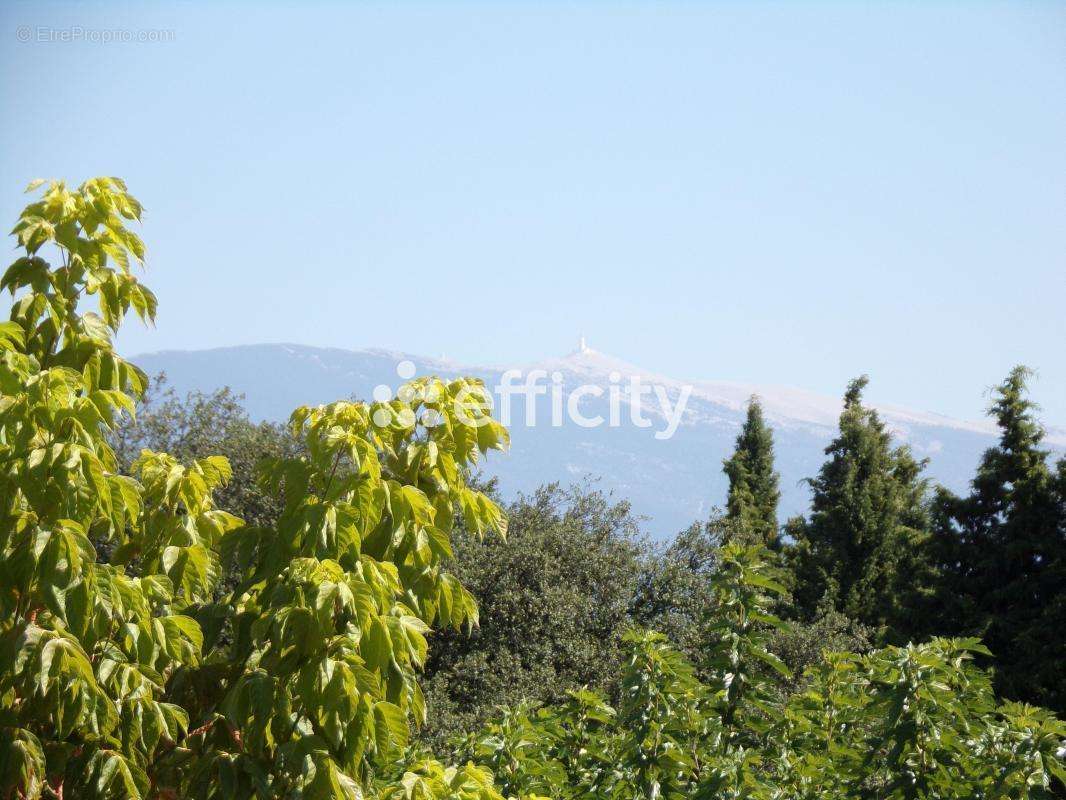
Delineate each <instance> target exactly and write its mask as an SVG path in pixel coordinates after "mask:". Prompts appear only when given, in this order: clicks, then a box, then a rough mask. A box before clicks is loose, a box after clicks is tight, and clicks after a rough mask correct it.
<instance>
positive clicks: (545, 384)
mask: <svg viewBox="0 0 1066 800" xmlns="http://www.w3.org/2000/svg"><path fill="white" fill-rule="evenodd" d="M582 348H584V344H583V343H582ZM579 352H588V351H587V350H586V349H581V350H580V351H579ZM416 373H417V368H416V367H415V364H414V362H412V361H409V360H403V361H400V362H399V363H398V364H397V365H396V375H397V377H399V378H400V379H401V380H403V381H410V380H411V379H412V378H414V377H415V374H416ZM418 392H422V393H423V394H425V395H426V396H425V397H424V398H423V399H424V400H426V401H427V402H434V403H435V402H437V401H438V400H439V399H440V398H439V397H437V396H436V395H435V392H436V390H435V389H434V387H432V386H429V387H421V388H415V386H414V384H403V385H401V386H400V387H399V388H398V389H397V390H396V391H395V392H394V391H393V388H392V387H391V386H388V385H386V384H378V385H377V386H375V387H374V391H373V393H372V396H373V399H374V401H375V402H376V403H381V404H384V403H388V402H389V401H391V400H392V399H393V398H394V397H398V398H399V399H400V400H403V401H405V402H410V401H411V400H413V399H415V393H418ZM691 395H692V386H691V385H689V384H674V385H673V387H672V388H671V387H667V386H666V385H663V384H661V383H656V382H654V381H647V380H645V379H643V378H641V376H640V375H639V374H631V375H625V376H623V375H622V373H621V372H619V371H617V370H612V371H611V372H610V373H609V374H608V375H607V382H606V384H604V383H602V382H601V383H579V384H576V385H568V384H567V381H566V376H565V375H564V373H563V372H562V371H561V370H552V371H550V372H549V371H548V370H546V369H530V370H528V371H523V370H520V369H509V370H506V371H504V372H503V373H501V374H500V377H499V380H498V381H497V382H496V383H495V384H494V385H491V386H490V385H485V386H484V387H480V386H471V387H469V388H468V389H465V390H463V391H462V392H460V393H459V394H458V395H456V397H455V398H454V404H455V409H454V412H455V414H456V416H457V417H458V418H459V419H461V420H462V421H463V422H466V423H467V424H472V425H484V424H488V422H489V418H488V417H484V416H481V415H478V414H471V413H469V410H468V409H471V408H484V407H485V406H486V405H487V406H488V408H489V409H491V411H492V415H493V417H495V418H496V419H498V420H499V421H500V422H501V423H502V424H504V425H505V426H507V427H508V428H511V427H513V426H514V425H515V424H522V425H524V426H525V427H528V428H535V427H538V426H541V425H547V426H550V427H553V428H562V427H564V426H566V425H568V424H570V425H576V426H577V427H579V428H600V427H605V426H606V427H608V428H621V427H626V426H632V427H635V428H656V430H655V432H654V436H655V438H656V439H659V440H666V439H671V438H673V436H674V434H675V433H676V432H677V429H678V427H679V426H680V425H681V420H682V418H683V416H684V413H685V408H686V407H687V405H688V400H689V397H690V396H691ZM545 406H546V408H545ZM394 414H397V415H399V416H400V417H401V418H400V419H399V421H400V422H401V423H404V424H411V423H413V422H414V412H413V411H411V410H410V409H406V408H405V409H401V410H400V411H399V412H396V411H394V410H392V409H390V408H389V407H387V406H385V405H381V406H379V407H378V408H377V409H375V411H374V415H373V419H374V422H375V424H377V425H380V426H385V425H388V424H389V422H390V421H391V420H392V418H393V415H394ZM404 416H406V417H408V419H406V420H405V419H403V418H402V417H404ZM516 419H517V420H518V422H517V423H516V421H515V420H516ZM419 420H420V421H421V422H422V424H423V425H426V426H427V427H434V426H435V425H437V424H439V421H440V420H439V415H437V414H436V412H434V411H433V410H432V409H426V410H425V411H424V412H423V414H422V415H421V416H420V417H419Z"/></svg>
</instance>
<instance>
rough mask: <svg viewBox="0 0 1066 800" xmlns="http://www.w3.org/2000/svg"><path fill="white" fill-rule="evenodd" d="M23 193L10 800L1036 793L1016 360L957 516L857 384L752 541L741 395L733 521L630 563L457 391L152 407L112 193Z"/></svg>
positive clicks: (1041, 640) (605, 504)
mask: <svg viewBox="0 0 1066 800" xmlns="http://www.w3.org/2000/svg"><path fill="white" fill-rule="evenodd" d="M30 188H31V190H33V191H38V192H40V197H39V199H37V200H35V201H34V202H32V203H30V205H28V206H27V208H26V209H25V211H24V212H23V213H22V215H21V216H20V218H19V220H18V222H17V224H16V226H15V229H14V232H13V233H14V236H15V237H16V239H17V243H18V246H19V248H20V249H21V251H22V254H21V255H20V256H19V257H18V258H17V259H16V261H15V262H14V264H12V265H11V267H10V268H9V269H8V270H7V272H6V273H5V274H4V276H3V278H2V280H0V288H4V289H8V290H10V292H11V293H12V295H13V297H14V301H13V303H12V309H11V316H10V321H8V322H5V323H2V324H0V386H2V390H3V396H2V402H0V463H2V464H3V465H4V467H3V471H2V473H0V513H2V514H3V523H2V526H0V551H2V552H0V611H2V615H0V727H2V729H3V730H2V736H0V794H2V795H3V796H4V797H5V798H50V799H54V798H159V799H160V800H163V799H168V800H169V799H174V798H220V800H221V798H227V800H228V799H229V798H252V797H257V798H308V799H311V798H314V799H316V800H317V799H318V798H322V799H326V798H331V799H337V800H339V799H341V798H349V799H352V800H354V799H355V798H364V797H373V798H381V799H382V800H391V799H392V798H396V799H397V800H400V799H401V798H402V799H403V800H436V799H437V798H440V799H442V800H443V798H463V799H464V800H497V799H498V798H504V797H507V798H510V797H514V798H538V797H547V798H560V800H562V799H563V798H575V800H576V798H583V799H585V798H587V799H588V800H592V799H597V800H598V799H600V798H603V799H606V798H619V800H620V799H621V798H627V799H628V798H640V799H643V800H659V799H660V798H682V797H683V798H693V797H695V798H708V799H709V798H720V797H721V798H753V800H754V799H756V798H759V799H763V798H765V800H770V799H771V798H775V799H776V798H812V799H813V798H839V797H865V798H954V797H982V798H993V797H1002V798H1024V797H1034V798H1038V797H1055V796H1061V793H1062V791H1063V781H1064V779H1066V765H1064V761H1063V759H1064V757H1066V744H1064V739H1066V724H1064V723H1063V722H1062V721H1061V720H1060V719H1059V718H1058V717H1056V716H1055V713H1054V712H1053V711H1052V710H1048V709H1049V708H1050V709H1054V710H1056V711H1059V712H1061V711H1063V708H1064V705H1066V699H1064V695H1063V686H1064V685H1066V680H1064V678H1066V676H1064V674H1063V672H1064V665H1066V649H1064V648H1066V644H1064V634H1063V631H1064V629H1066V624H1064V623H1066V596H1064V585H1066V573H1064V570H1066V546H1064V542H1066V466H1064V465H1063V464H1062V463H1060V464H1058V466H1057V467H1054V466H1052V465H1051V464H1050V459H1049V457H1048V455H1047V453H1045V452H1044V451H1043V450H1042V448H1041V435H1042V432H1041V429H1040V426H1039V424H1038V423H1037V422H1036V420H1035V419H1034V417H1033V410H1032V408H1031V406H1030V405H1029V403H1028V401H1027V400H1026V397H1025V380H1026V376H1027V373H1026V372H1025V370H1024V369H1021V368H1019V369H1017V370H1015V371H1014V372H1012V373H1011V375H1010V376H1009V377H1008V378H1007V380H1006V381H1005V382H1004V383H1003V384H1002V385H1001V386H1000V387H999V390H998V394H997V400H996V403H995V406H994V409H993V411H994V414H995V416H996V418H997V421H998V423H999V425H1000V429H1001V431H1002V439H1001V442H1000V444H999V445H998V446H997V447H994V448H992V449H990V450H989V452H988V453H987V454H986V457H985V458H984V460H983V461H982V464H981V466H980V469H979V471H978V474H977V476H976V477H975V479H974V482H973V490H972V493H971V494H970V495H968V496H966V497H958V496H955V495H952V494H950V493H948V492H946V491H943V490H934V489H933V488H932V487H930V486H929V485H928V481H927V480H925V479H924V477H923V475H922V470H923V464H922V462H920V461H918V460H916V459H915V458H913V457H912V456H911V454H910V453H909V452H908V451H906V450H905V449H901V448H896V447H894V446H893V445H892V443H891V441H890V437H889V436H888V434H887V433H886V431H885V428H884V425H883V423H882V422H881V420H880V419H879V418H878V416H877V414H876V413H875V412H874V411H872V410H870V409H868V408H866V407H865V406H864V405H863V402H862V390H863V387H864V385H865V381H864V379H859V380H857V381H855V382H853V383H852V385H851V386H850V387H849V388H848V390H847V395H846V398H845V410H844V412H843V414H842V416H841V419H840V429H839V436H838V437H837V438H836V439H835V440H834V441H833V442H832V443H831V444H830V446H829V447H828V448H827V450H826V461H825V464H824V467H823V468H822V470H821V471H820V472H819V474H818V475H817V476H814V477H813V478H812V487H813V492H814V502H813V505H812V508H811V511H810V514H808V515H807V516H805V517H798V518H794V519H791V520H788V521H786V522H785V523H784V524H783V525H780V524H779V520H778V518H777V510H776V504H777V500H778V497H779V492H778V480H777V477H776V473H775V472H774V464H773V434H772V431H771V430H769V428H768V427H767V426H766V423H765V420H764V419H763V418H762V415H761V413H760V409H759V406H758V403H757V402H753V403H752V405H751V407H750V408H749V413H748V419H747V424H746V426H745V429H744V431H743V432H742V433H741V435H740V437H738V440H737V448H736V452H735V453H734V455H733V456H732V457H731V458H730V459H729V460H728V461H727V462H726V464H725V465H723V466H724V469H725V471H726V474H727V475H728V478H729V482H730V492H729V495H728V497H727V498H723V499H724V500H725V502H726V512H725V513H724V514H723V515H721V516H716V517H714V518H712V519H710V520H708V521H706V522H705V523H700V524H697V525H695V526H693V527H692V528H691V529H689V530H687V531H685V532H683V533H682V534H681V535H679V536H678V538H677V539H676V540H675V541H674V542H673V543H671V544H670V545H669V547H666V548H661V547H653V546H650V545H648V544H647V543H645V542H644V541H643V540H642V539H641V538H640V537H639V529H638V526H637V524H636V523H635V521H634V520H633V519H632V518H631V516H630V513H629V510H628V508H627V507H626V506H625V504H624V503H615V502H612V501H611V500H610V499H609V498H605V497H603V496H602V495H600V494H598V493H596V492H595V491H591V490H589V489H587V488H577V489H574V490H563V489H560V488H559V487H555V486H549V487H546V488H544V489H543V490H542V491H540V492H538V493H537V494H535V495H533V496H531V497H524V498H519V499H518V500H516V501H514V502H512V503H510V504H505V503H504V502H503V501H502V499H501V498H499V497H497V496H495V492H494V487H493V486H492V485H491V484H490V483H485V482H483V481H482V480H480V479H479V477H478V475H477V467H478V465H479V464H480V463H481V461H482V459H483V458H484V457H485V456H486V455H487V454H490V453H491V451H493V450H498V449H502V448H505V447H506V446H507V443H508V436H507V432H506V430H504V428H503V427H502V426H501V425H499V424H498V423H497V422H495V421H493V420H492V418H491V408H490V406H489V403H488V400H487V398H486V397H485V396H484V395H483V394H482V392H481V387H480V384H479V382H478V381H475V380H472V379H455V380H450V381H447V382H445V381H442V380H439V379H436V378H420V379H418V380H415V381H413V382H411V383H409V384H407V385H406V386H405V387H403V389H402V390H401V391H400V392H399V393H398V395H397V397H396V398H395V399H393V400H390V401H388V402H386V403H361V402H354V401H337V402H334V403H331V404H327V405H322V406H317V407H304V408H298V409H296V410H295V411H294V412H293V413H292V416H291V418H290V420H289V423H288V424H287V425H285V426H276V425H270V424H253V423H252V422H250V421H249V420H248V419H247V417H246V416H245V415H244V414H243V412H242V411H241V409H240V406H239V402H238V401H237V399H236V398H233V397H232V396H231V395H229V394H228V393H226V392H222V393H219V394H216V395H213V396H193V397H188V398H180V397H176V396H173V395H170V396H167V395H166V393H165V388H163V389H162V396H160V392H159V391H157V392H156V397H155V398H154V399H153V398H152V397H151V396H148V395H146V392H149V388H150V387H149V380H148V378H147V376H145V375H144V374H143V373H142V372H141V371H140V370H138V369H137V368H136V367H134V366H132V365H131V364H129V363H128V362H126V361H125V360H123V359H122V358H121V357H120V356H119V355H118V354H117V353H116V352H115V350H114V347H113V336H114V334H115V332H116V331H117V330H118V329H119V326H120V325H121V323H122V321H123V319H124V317H126V316H127V315H128V314H130V313H134V314H136V315H137V316H139V317H140V318H141V319H142V320H144V321H146V322H151V320H152V319H153V318H154V315H155V312H156V299H155V297H154V295H153V294H152V293H151V292H150V291H149V290H148V289H147V288H146V287H145V286H144V285H143V284H142V283H141V282H140V281H139V279H138V278H137V277H136V276H135V274H134V269H135V267H136V265H137V264H138V263H140V262H142V261H143V259H144V246H143V244H142V242H141V241H140V239H139V238H138V236H137V235H136V234H135V233H134V232H133V231H132V230H131V229H130V225H131V224H132V223H133V222H136V221H137V220H139V219H140V216H141V206H140V204H139V203H138V202H137V201H136V200H135V199H134V198H133V197H132V196H131V195H130V193H129V192H128V191H127V189H126V186H125V185H124V184H123V182H122V181H120V180H118V179H115V178H98V179H94V180H90V181H87V182H86V183H84V184H82V185H81V186H79V187H77V188H70V187H68V186H66V185H65V184H63V183H59V182H53V183H48V184H44V182H36V183H35V184H34V185H31V187H30ZM135 417H136V421H134V418H135ZM167 450H170V451H171V452H167ZM1029 703H1033V705H1030V704H1029ZM1036 704H1041V705H1043V706H1045V707H1041V705H1036Z"/></svg>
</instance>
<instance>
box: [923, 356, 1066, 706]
mask: <svg viewBox="0 0 1066 800" xmlns="http://www.w3.org/2000/svg"><path fill="white" fill-rule="evenodd" d="M1031 374H1032V373H1031V372H1030V370H1028V369H1027V368H1026V367H1022V366H1019V367H1015V368H1014V369H1013V370H1012V371H1011V373H1010V375H1008V376H1007V378H1006V380H1004V381H1003V383H1002V384H1000V385H999V386H998V387H997V388H996V396H995V402H994V403H993V404H992V407H991V409H990V411H989V413H990V415H991V416H994V417H995V418H996V422H997V424H998V426H999V429H1000V440H999V444H998V445H997V446H995V447H992V448H990V449H989V450H987V451H986V452H985V454H984V456H983V457H982V459H981V463H980V465H979V466H978V469H977V475H976V477H975V478H974V480H973V483H972V488H971V492H970V494H969V496H967V497H964V498H960V497H956V496H955V495H953V494H951V493H950V492H948V491H947V490H944V489H941V490H940V491H939V492H938V495H937V502H936V532H937V542H938V550H939V552H940V553H941V557H942V561H943V565H942V570H943V579H942V583H941V599H942V605H941V606H940V608H941V616H942V619H941V620H939V621H938V624H939V626H940V627H941V628H945V629H947V630H956V631H960V632H961V631H966V632H967V633H971V634H973V635H977V636H980V637H981V638H982V639H983V640H984V642H985V643H986V644H987V646H988V647H989V649H991V650H992V652H993V654H994V655H995V657H996V662H995V663H996V684H997V689H998V690H999V691H1000V692H1001V693H1002V694H1004V695H1006V696H1008V697H1012V698H1017V699H1024V700H1027V701H1030V702H1038V703H1042V704H1044V705H1047V706H1049V707H1051V708H1056V709H1058V710H1060V711H1061V710H1062V709H1063V708H1066V635H1064V633H1063V631H1064V630H1066V462H1060V464H1059V467H1058V471H1057V473H1056V472H1055V471H1053V470H1052V468H1051V466H1050V464H1049V454H1048V452H1047V451H1046V450H1045V449H1043V448H1042V446H1041V445H1042V442H1043V438H1044V431H1043V428H1042V427H1041V425H1040V423H1039V422H1038V421H1037V420H1036V418H1035V415H1034V411H1035V406H1034V405H1033V403H1032V402H1031V401H1030V400H1029V399H1028V397H1027V394H1026V393H1027V382H1028V380H1029V378H1030V377H1031Z"/></svg>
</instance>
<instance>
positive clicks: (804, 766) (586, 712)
mask: <svg viewBox="0 0 1066 800" xmlns="http://www.w3.org/2000/svg"><path fill="white" fill-rule="evenodd" d="M720 560H721V565H722V567H721V570H720V572H719V573H718V574H717V576H716V578H715V581H714V582H715V587H714V593H715V596H716V598H717V600H718V603H719V605H720V606H721V608H722V613H721V614H720V615H716V619H715V620H714V626H715V629H716V630H717V631H718V636H717V638H716V640H715V641H714V643H713V644H712V645H711V647H710V649H709V652H708V661H709V665H708V666H709V669H708V672H707V676H708V677H707V679H706V680H701V679H700V678H699V677H697V671H696V670H695V669H694V668H693V666H692V665H691V664H690V663H689V662H688V661H687V660H686V659H685V658H684V657H683V656H682V655H681V654H680V653H679V652H677V651H676V650H675V649H674V648H673V647H672V646H671V645H670V643H669V642H668V641H667V640H666V639H665V637H663V636H662V634H658V633H653V632H643V631H633V632H632V633H630V634H629V635H628V636H627V637H626V642H627V645H628V647H629V658H628V661H627V663H626V667H625V671H624V675H623V682H622V685H623V691H622V693H621V697H620V700H619V703H618V705H617V708H616V707H614V706H612V705H610V704H609V703H608V702H607V701H606V700H605V699H604V698H602V697H601V696H599V695H597V694H596V693H593V692H588V691H577V692H573V693H572V694H571V697H570V699H569V700H568V701H567V702H564V703H559V704H556V705H554V706H549V707H545V708H541V709H539V710H536V709H532V708H530V707H528V706H523V707H520V708H517V709H511V710H508V711H506V712H504V713H503V715H502V716H501V717H500V718H499V719H498V720H497V721H494V722H493V723H490V724H489V725H488V726H486V728H485V729H484V730H483V731H482V732H481V733H479V734H475V735H472V736H471V737H469V738H468V739H467V740H466V741H464V742H463V743H462V745H461V746H460V748H459V752H458V755H459V756H460V758H461V759H464V758H470V759H472V760H473V761H474V762H475V763H477V764H479V765H481V766H484V767H486V768H488V769H490V770H491V771H492V772H494V773H495V774H496V776H497V780H498V782H499V786H500V787H501V789H503V790H504V793H505V794H508V795H514V796H520V795H543V796H550V797H553V798H559V799H560V800H563V799H569V798H575V799H576V798H581V800H593V798H595V799H597V800H599V799H600V798H618V800H621V798H627V799H628V798H638V799H639V800H659V799H660V798H693V797H695V798H706V799H707V800H710V798H723V797H724V798H752V799H753V800H771V798H773V799H774V800H777V799H778V798H803V799H804V800H822V799H824V800H830V799H832V800H836V799H837V798H840V797H868V798H885V799H886V800H889V799H891V800H896V799H899V800H911V799H915V800H916V799H917V798H924V799H926V800H932V799H933V798H945V800H946V799H947V798H959V797H990V798H991V797H997V798H1019V799H1020V798H1051V797H1055V796H1057V795H1056V791H1058V790H1060V789H1061V786H1062V785H1061V780H1062V778H1063V777H1066V769H1064V767H1063V762H1062V751H1061V749H1060V748H1062V744H1061V740H1062V737H1063V736H1064V735H1066V725H1064V724H1063V723H1062V722H1061V721H1059V720H1057V719H1055V718H1054V717H1053V716H1052V715H1051V714H1050V713H1048V712H1047V711H1043V710H1041V709H1038V708H1034V707H1031V706H1024V705H1019V704H1016V703H1006V704H997V703H996V701H995V698H994V697H993V694H992V690H991V687H990V682H989V680H988V676H987V675H986V674H985V673H983V672H982V671H980V670H979V669H977V668H976V667H975V666H974V665H973V660H972V657H973V654H974V653H980V652H982V651H983V649H984V648H983V647H982V646H981V645H980V644H979V643H978V642H977V641H976V640H973V639H933V640H932V641H930V642H927V643H925V644H921V645H907V646H905V647H888V648H885V649H881V650H875V651H873V652H871V653H869V654H868V655H865V656H858V655H855V654H853V653H842V652H832V651H825V652H824V654H823V656H822V657H821V658H819V660H818V663H817V664H815V665H813V666H811V667H810V668H809V669H808V670H807V672H806V674H805V675H804V677H803V681H802V683H803V686H804V689H803V691H801V692H796V693H793V694H791V695H788V696H783V695H781V694H780V693H778V692H775V691H774V687H775V685H776V684H777V683H778V682H779V681H780V680H782V679H784V676H785V674H786V672H787V670H786V669H785V668H784V667H783V665H781V664H780V662H778V661H777V659H776V658H775V657H774V656H773V655H772V653H770V652H769V650H768V649H767V643H768V631H770V630H772V629H774V628H776V627H779V626H781V625H782V624H783V623H781V622H780V621H778V620H776V619H774V618H773V617H772V616H771V615H770V614H769V613H768V609H769V607H770V606H771V605H772V604H773V603H774V598H775V597H776V596H778V595H779V594H780V592H781V591H782V589H783V587H782V586H781V585H780V584H779V583H778V581H777V580H776V578H777V572H778V569H777V567H776V565H775V555H774V554H773V553H772V552H770V551H768V550H766V549H765V548H764V547H762V546H754V547H752V546H748V547H745V546H743V545H741V544H739V543H731V544H728V545H726V546H725V547H724V548H723V550H722V552H721V554H720Z"/></svg>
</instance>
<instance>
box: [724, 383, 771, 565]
mask: <svg viewBox="0 0 1066 800" xmlns="http://www.w3.org/2000/svg"><path fill="white" fill-rule="evenodd" d="M722 471H723V472H725V474H726V476H728V478H729V498H728V501H727V510H728V514H729V518H730V519H732V520H734V521H736V522H738V523H739V524H740V525H741V527H742V528H743V529H745V530H746V531H748V532H750V533H751V534H753V535H754V536H756V537H758V539H759V540H760V541H761V542H762V543H764V544H768V545H771V546H773V545H775V544H776V543H777V501H778V499H780V497H781V493H780V491H778V477H779V476H778V474H777V473H776V472H774V436H773V432H772V431H771V430H770V428H769V427H768V426H767V425H766V420H765V419H764V417H763V412H762V404H761V403H760V402H759V398H758V397H755V396H754V395H753V396H752V397H751V399H750V400H749V401H748V417H747V420H745V422H744V427H743V428H742V429H741V431H740V435H738V436H737V446H736V449H735V450H734V451H733V455H732V456H731V457H730V458H728V459H726V460H725V461H724V462H723V466H722Z"/></svg>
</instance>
